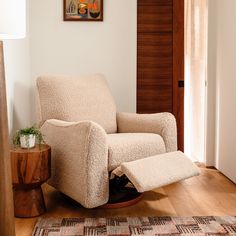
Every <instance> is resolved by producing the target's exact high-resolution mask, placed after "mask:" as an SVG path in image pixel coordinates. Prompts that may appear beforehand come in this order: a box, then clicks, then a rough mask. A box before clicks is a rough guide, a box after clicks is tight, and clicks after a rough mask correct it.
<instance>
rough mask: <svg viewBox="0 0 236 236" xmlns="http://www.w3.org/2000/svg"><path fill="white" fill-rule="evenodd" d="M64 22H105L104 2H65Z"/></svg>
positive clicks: (72, 0) (83, 0)
mask: <svg viewBox="0 0 236 236" xmlns="http://www.w3.org/2000/svg"><path fill="white" fill-rule="evenodd" d="M63 19H64V21H103V0H63Z"/></svg>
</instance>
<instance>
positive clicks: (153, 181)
mask: <svg viewBox="0 0 236 236" xmlns="http://www.w3.org/2000/svg"><path fill="white" fill-rule="evenodd" d="M116 172H117V173H119V174H118V175H119V176H120V175H121V173H123V174H125V175H126V176H127V177H128V179H129V180H130V181H131V182H132V183H133V185H134V186H135V188H136V189H137V190H138V191H139V192H146V191H149V190H152V189H154V188H159V187H162V186H164V185H168V184H171V183H175V182H177V181H180V180H183V179H187V178H190V177H193V176H195V175H199V168H198V167H197V166H196V165H195V164H194V163H193V162H192V161H191V160H190V159H189V158H188V157H186V156H185V155H184V154H183V153H182V152H180V151H178V152H169V153H165V154H161V155H157V156H152V157H149V158H146V159H141V160H137V161H133V162H125V163H122V164H121V166H120V167H119V168H118V170H114V173H116Z"/></svg>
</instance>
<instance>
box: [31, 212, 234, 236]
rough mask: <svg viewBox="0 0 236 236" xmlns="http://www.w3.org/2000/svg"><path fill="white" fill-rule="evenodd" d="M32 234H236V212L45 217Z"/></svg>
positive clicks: (72, 235) (49, 235) (112, 235)
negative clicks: (189, 215)
mask: <svg viewBox="0 0 236 236" xmlns="http://www.w3.org/2000/svg"><path fill="white" fill-rule="evenodd" d="M32 235H33V236H59V235H60V236H79V235H89V236H93V235H109V236H115V235H119V236H129V235H157V236H159V235H160V236H161V235H186V236H187V235H197V236H203V235H209V236H213V235H214V236H216V235H236V216H224V217H218V216H195V217H169V216H167V217H133V218H126V217H120V218H85V219H83V218H61V219H56V218H41V219H39V220H38V222H37V224H36V226H35V228H34V231H33V234H32Z"/></svg>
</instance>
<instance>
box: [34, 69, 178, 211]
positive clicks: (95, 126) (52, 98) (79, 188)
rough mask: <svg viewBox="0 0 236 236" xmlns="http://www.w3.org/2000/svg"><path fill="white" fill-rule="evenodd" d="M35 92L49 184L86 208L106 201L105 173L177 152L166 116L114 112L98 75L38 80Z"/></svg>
mask: <svg viewBox="0 0 236 236" xmlns="http://www.w3.org/2000/svg"><path fill="white" fill-rule="evenodd" d="M37 90H38V97H39V99H38V101H39V119H40V122H41V124H42V126H41V130H42V132H43V134H44V135H45V141H46V142H47V143H48V144H49V145H51V147H52V177H51V179H50V180H49V184H50V185H52V186H53V187H55V188H57V189H58V190H59V191H61V192H62V193H64V194H66V195H68V196H69V197H71V198H72V199H74V200H76V201H77V202H79V203H80V204H82V205H83V206H84V207H86V208H94V207H97V206H101V205H103V204H105V203H107V201H108V198H109V173H110V172H111V171H112V170H114V169H115V168H116V167H118V166H119V165H120V164H121V163H123V162H130V161H134V160H137V159H143V158H146V157H149V156H153V155H157V154H162V153H165V152H172V151H176V149H177V135H176V122H175V118H174V116H173V115H172V114H170V113H158V114H151V115H146V114H130V113H117V111H116V105H115V102H114V100H113V98H112V95H111V93H110V90H109V88H108V85H107V82H106V80H105V79H104V77H103V76H102V75H99V74H97V75H93V76H87V77H86V76H84V77H62V76H47V77H40V78H38V80H37Z"/></svg>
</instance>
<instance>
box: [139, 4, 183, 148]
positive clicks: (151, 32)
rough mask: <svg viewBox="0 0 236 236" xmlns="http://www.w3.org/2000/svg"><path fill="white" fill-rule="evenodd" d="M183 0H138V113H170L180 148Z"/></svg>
mask: <svg viewBox="0 0 236 236" xmlns="http://www.w3.org/2000/svg"><path fill="white" fill-rule="evenodd" d="M183 4H184V0H138V52H137V112H138V113H156V112H172V113H173V114H174V115H175V116H176V119H177V126H178V143H179V149H180V150H183V104H184V97H183V95H184V88H179V87H178V81H179V80H184V78H183V77H184V67H183V65H184V41H183V40H184V31H183V27H184V22H183V19H184V5H183Z"/></svg>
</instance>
